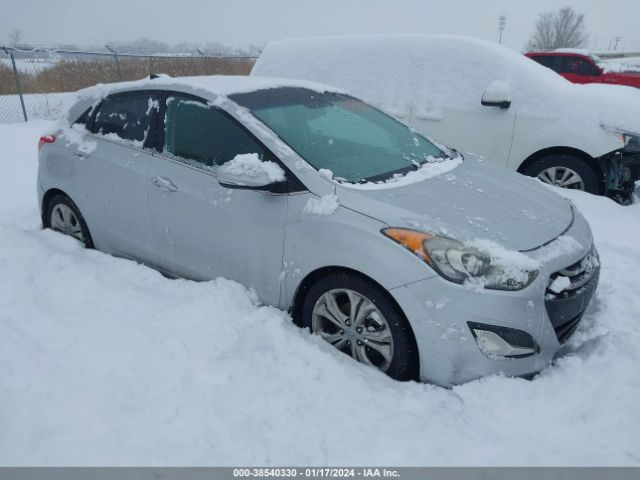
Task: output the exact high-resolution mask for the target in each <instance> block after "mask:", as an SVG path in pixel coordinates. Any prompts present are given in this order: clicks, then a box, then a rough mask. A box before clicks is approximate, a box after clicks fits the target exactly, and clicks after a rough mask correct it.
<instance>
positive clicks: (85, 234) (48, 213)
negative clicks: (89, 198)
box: [42, 193, 93, 248]
mask: <svg viewBox="0 0 640 480" xmlns="http://www.w3.org/2000/svg"><path fill="white" fill-rule="evenodd" d="M58 205H64V206H66V207H68V208H69V209H70V210H71V211H72V212H73V215H74V216H75V218H76V219H77V222H78V225H79V226H80V231H81V232H82V238H77V237H74V238H76V239H77V240H78V241H79V242H80V243H82V244H83V245H84V246H85V247H86V248H93V240H92V239H91V233H89V227H87V222H86V221H85V219H84V217H83V216H82V213H81V212H80V209H79V208H78V207H77V206H76V204H75V203H73V200H71V199H70V198H69V197H67V196H66V195H64V194H61V193H60V194H57V195H55V196H53V197H52V198H51V199H50V200H49V203H47V206H46V209H45V213H44V215H43V218H42V223H43V226H44V228H50V229H52V230H56V231H59V232H61V233H63V234H65V233H66V232H64V231H62V230H60V229H57V228H55V227H52V214H53V211H54V209H55V208H56V206H58ZM70 236H71V235H70Z"/></svg>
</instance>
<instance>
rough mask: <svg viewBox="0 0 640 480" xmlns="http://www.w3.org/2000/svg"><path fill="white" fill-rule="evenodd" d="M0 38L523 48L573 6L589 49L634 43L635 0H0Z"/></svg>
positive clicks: (638, 37) (639, 33) (639, 42)
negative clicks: (403, 40)
mask: <svg viewBox="0 0 640 480" xmlns="http://www.w3.org/2000/svg"><path fill="white" fill-rule="evenodd" d="M2 3H3V8H2V15H0V44H1V43H5V42H7V41H8V40H9V34H10V32H11V31H12V30H13V29H19V30H21V31H22V33H23V38H22V41H23V42H24V43H36V44H49V43H53V44H58V43H73V44H78V45H102V44H104V43H105V42H113V41H121V42H125V41H130V40H136V39H139V38H142V37H147V38H151V39H154V40H160V41H164V42H167V43H170V44H175V43H179V42H183V41H189V42H208V41H217V42H220V43H223V44H227V45H230V46H239V47H243V46H248V45H249V44H257V45H262V44H264V43H266V42H268V41H270V40H275V39H279V38H285V37H294V36H296V37H299V36H312V35H335V34H350V33H451V34H461V35H469V36H474V37H481V38H485V39H489V40H495V41H497V39H498V30H497V23H498V16H499V15H506V16H507V25H506V30H505V32H504V35H503V43H504V44H505V45H507V46H509V47H512V48H514V49H516V50H522V49H523V47H524V44H525V43H526V41H527V39H528V38H529V35H530V33H531V31H532V30H533V26H534V22H535V19H536V17H537V15H538V13H539V12H541V11H543V10H554V9H556V8H558V7H559V6H563V5H571V6H573V7H574V8H575V9H576V10H577V11H578V12H581V13H584V14H585V19H586V24H587V29H588V32H589V34H590V38H589V44H588V47H591V48H593V47H597V48H600V49H606V48H607V47H608V46H609V42H610V40H611V38H612V37H614V36H620V37H621V38H622V41H621V42H620V45H619V48H622V47H627V48H634V49H637V48H640V29H639V28H638V20H639V19H640V0H607V1H603V0H565V1H561V2H558V1H554V0H535V1H533V0H532V1H521V0H449V1H444V0H443V1H433V0H395V1H393V0H387V1H383V0H307V1H305V0H264V1H260V0H208V1H207V0H148V1H137V0H100V1H94V0H2Z"/></svg>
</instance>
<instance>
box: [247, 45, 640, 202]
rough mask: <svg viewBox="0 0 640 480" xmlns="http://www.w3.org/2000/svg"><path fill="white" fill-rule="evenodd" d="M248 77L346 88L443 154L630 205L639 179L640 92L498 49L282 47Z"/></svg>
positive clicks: (273, 48) (269, 50)
mask: <svg viewBox="0 0 640 480" xmlns="http://www.w3.org/2000/svg"><path fill="white" fill-rule="evenodd" d="M251 74H252V75H258V76H272V77H286V78H297V79H305V80H314V81H318V82H323V83H327V84H329V85H335V86H336V87H340V88H344V89H345V90H346V91H348V92H349V93H351V94H353V95H355V96H357V97H359V98H362V99H363V100H365V101H367V102H369V103H370V104H372V105H376V106H378V107H379V108H381V109H383V110H385V111H387V112H389V113H390V114H392V115H394V116H395V117H397V118H400V119H401V120H403V121H405V122H407V123H409V124H411V125H412V126H414V127H415V128H416V129H417V130H419V131H420V132H422V133H423V134H425V135H428V136H431V137H433V138H435V139H437V140H438V141H440V142H442V143H444V144H446V145H450V146H452V147H455V148H457V149H458V150H461V151H467V152H473V153H475V154H478V155H481V156H483V157H485V158H487V159H489V160H491V161H493V162H495V163H497V164H499V165H502V166H506V167H508V168H510V169H512V170H516V171H518V172H520V173H524V174H526V175H530V176H534V177H538V178H539V179H540V180H542V181H543V182H546V183H550V184H554V185H559V186H562V187H566V188H575V189H580V190H586V191H588V192H590V193H594V194H606V195H609V196H611V197H612V198H615V199H616V200H619V201H621V202H622V203H626V202H629V201H630V199H631V195H632V192H633V188H634V181H635V180H638V178H640V169H639V168H638V166H639V165H640V153H638V152H639V150H640V148H638V146H639V145H640V116H639V115H638V112H639V111H640V91H638V90H637V89H633V88H630V87H616V86H610V85H574V84H571V83H570V82H568V81H567V80H565V79H564V78H562V77H560V76H559V75H557V74H555V73H554V72H552V71H550V70H549V69H548V68H545V67H543V66H541V65H539V64H537V63H536V62H532V61H531V60H529V59H528V58H526V57H524V56H523V55H521V54H519V53H517V52H514V51H512V50H510V49H508V48H505V47H502V46H500V45H497V44H494V43H490V42H486V41H482V40H477V39H471V38H465V37H456V36H441V35H385V36H345V37H318V38H298V39H288V40H280V41H276V42H272V43H269V44H268V45H267V46H266V48H265V49H264V51H263V52H262V54H261V56H260V58H259V59H258V61H257V62H256V64H255V66H254V68H253V70H252V72H251ZM634 145H635V147H634Z"/></svg>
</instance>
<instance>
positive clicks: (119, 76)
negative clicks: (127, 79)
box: [105, 45, 123, 81]
mask: <svg viewBox="0 0 640 480" xmlns="http://www.w3.org/2000/svg"><path fill="white" fill-rule="evenodd" d="M105 48H106V49H107V50H109V51H110V52H111V53H113V58H114V59H115V61H116V69H117V70H118V78H119V79H120V81H122V80H123V78H122V70H120V62H119V61H118V52H116V51H115V50H114V49H113V48H111V47H110V46H109V45H105Z"/></svg>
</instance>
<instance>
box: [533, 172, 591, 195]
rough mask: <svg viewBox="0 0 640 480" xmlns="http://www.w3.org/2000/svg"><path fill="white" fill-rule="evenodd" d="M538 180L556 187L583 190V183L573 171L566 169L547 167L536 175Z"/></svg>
mask: <svg viewBox="0 0 640 480" xmlns="http://www.w3.org/2000/svg"><path fill="white" fill-rule="evenodd" d="M538 178H539V179H540V180H542V181H543V182H544V183H547V184H549V185H555V186H556V187H563V188H570V189H573V190H584V181H583V180H582V177H581V176H580V175H579V174H578V173H577V172H576V171H575V170H571V169H570V168H567V167H549V168H547V169H545V170H543V171H541V172H540V173H539V174H538Z"/></svg>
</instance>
